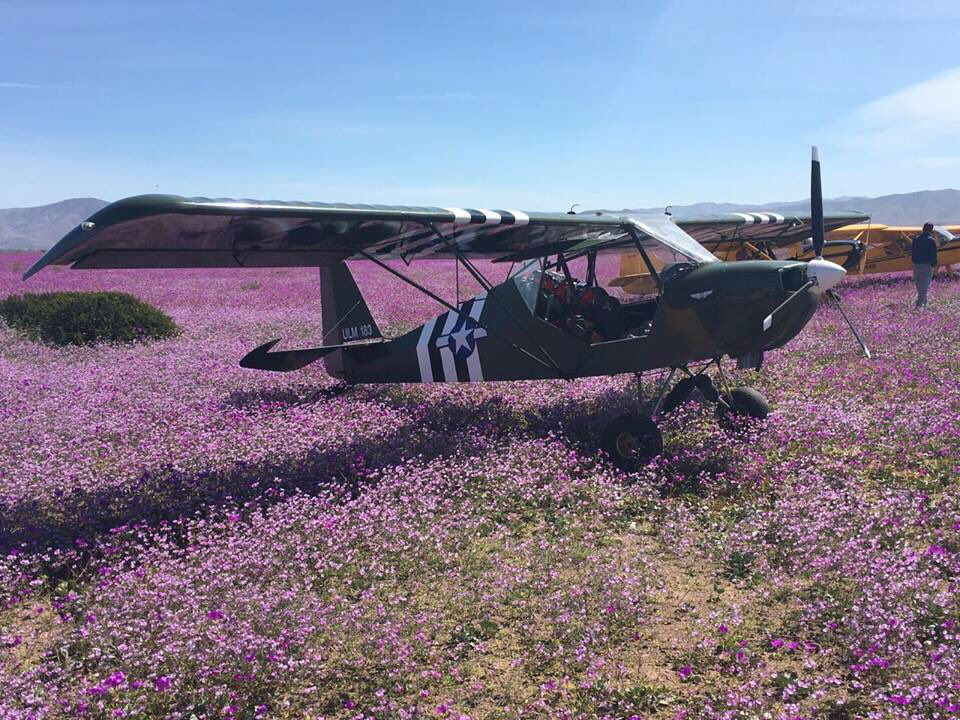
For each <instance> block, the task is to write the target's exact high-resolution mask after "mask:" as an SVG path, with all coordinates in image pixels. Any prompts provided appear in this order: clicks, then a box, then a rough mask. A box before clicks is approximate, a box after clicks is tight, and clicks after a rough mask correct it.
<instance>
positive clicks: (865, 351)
mask: <svg viewBox="0 0 960 720" xmlns="http://www.w3.org/2000/svg"><path fill="white" fill-rule="evenodd" d="M827 295H829V296H830V297H831V298H832V299H833V301H834V302H835V303H836V304H837V310H839V311H840V314H841V315H843V319H844V320H846V321H847V327H849V328H850V332H852V333H853V336H854V337H855V338H856V339H857V342H858V343H860V349H861V350H863V355H864V357H866V358H867V360H869V359H870V357H871V355H870V349H869V348H868V347H867V344H866V343H865V342H864V341H863V338H862V337H860V333H858V332H857V329H856V328H855V327H854V326H853V323H852V322H850V318H848V317H847V313H846V311H845V310H844V309H843V303H841V302H840V296H839V295H837V293H835V292H834V291H833V290H828V291H827Z"/></svg>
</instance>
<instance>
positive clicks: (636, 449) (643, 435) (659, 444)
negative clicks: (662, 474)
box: [601, 414, 663, 472]
mask: <svg viewBox="0 0 960 720" xmlns="http://www.w3.org/2000/svg"><path fill="white" fill-rule="evenodd" d="M601 446H602V447H603V450H604V452H606V453H607V455H609V456H610V459H611V460H612V461H613V463H614V465H616V466H617V467H618V468H620V469H621V470H626V471H627V472H632V471H634V470H636V469H637V468H639V467H642V466H644V465H646V464H647V463H648V462H650V460H652V459H653V458H654V457H656V456H657V455H659V454H660V453H661V452H662V451H663V436H662V435H661V434H660V429H659V428H658V427H657V426H656V425H655V424H654V422H653V420H651V419H650V418H648V417H645V416H643V415H637V414H630V415H621V416H620V417H618V418H615V419H614V420H611V421H610V423H609V424H608V425H607V427H606V428H604V431H603V438H602V441H601Z"/></svg>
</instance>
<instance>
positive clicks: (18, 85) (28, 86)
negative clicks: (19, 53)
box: [0, 81, 64, 90]
mask: <svg viewBox="0 0 960 720" xmlns="http://www.w3.org/2000/svg"><path fill="white" fill-rule="evenodd" d="M0 88H5V89H10V90H62V89H63V88H64V86H63V85H40V84H37V83H23V82H5V81H0Z"/></svg>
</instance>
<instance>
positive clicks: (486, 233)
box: [24, 148, 867, 469]
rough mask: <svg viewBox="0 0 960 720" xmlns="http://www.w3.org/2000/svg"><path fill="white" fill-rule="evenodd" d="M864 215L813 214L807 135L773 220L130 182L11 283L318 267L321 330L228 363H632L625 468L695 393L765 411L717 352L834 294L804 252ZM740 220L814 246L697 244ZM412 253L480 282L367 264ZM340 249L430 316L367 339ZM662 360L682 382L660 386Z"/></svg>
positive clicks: (415, 370) (364, 316)
mask: <svg viewBox="0 0 960 720" xmlns="http://www.w3.org/2000/svg"><path fill="white" fill-rule="evenodd" d="M866 219H867V217H866V216H865V215H863V214H861V213H852V212H847V213H835V214H832V215H830V216H828V217H826V218H824V215H823V206H822V198H821V192H820V164H819V160H818V159H817V152H816V148H814V152H813V163H812V174H811V213H810V214H809V215H800V216H791V217H784V216H782V215H774V214H772V213H734V214H728V215H715V216H710V217H692V218H676V217H672V216H668V215H632V216H618V215H614V214H607V213H581V214H572V213H533V212H522V211H519V210H476V209H466V208H434V207H395V206H382V205H345V204H323V203H293V202H275V201H269V202H260V201H252V200H209V199H206V198H183V197H178V196H172V195H141V196H137V197H132V198H128V199H126V200H120V201H118V202H115V203H113V204H111V205H108V206H107V207H105V208H103V209H102V210H100V211H99V212H97V213H95V214H94V215H93V216H91V217H90V219H89V220H87V221H86V222H83V223H81V224H80V225H79V226H78V227H77V228H76V229H74V230H72V231H71V232H70V233H68V234H67V235H66V236H65V237H64V238H63V239H62V240H60V241H59V242H58V243H57V244H56V245H55V246H54V247H53V248H51V249H50V250H49V251H48V252H47V253H46V254H45V255H44V256H43V257H42V258H40V259H39V260H38V261H37V263H36V264H35V265H33V267H31V268H30V269H29V270H28V271H27V272H26V273H25V274H24V279H26V278H28V277H30V276H31V275H33V274H34V273H36V272H38V271H39V270H41V269H42V268H44V267H46V266H47V265H51V264H57V265H72V267H73V268H77V269H92V268H187V267H190V268H221V267H303V266H310V267H319V269H320V290H321V314H322V326H323V341H324V342H327V341H330V340H332V344H325V345H323V346H321V347H316V348H308V349H303V350H284V351H273V350H272V348H273V347H274V346H275V345H276V344H277V342H279V341H277V340H274V341H271V342H268V343H266V344H264V345H261V346H260V347H258V348H256V349H254V350H252V351H251V352H250V353H248V354H247V355H246V356H245V357H244V358H243V359H242V360H241V362H240V364H241V365H242V366H243V367H247V368H256V369H260V370H276V371H289V370H296V369H298V368H302V367H304V366H305V365H307V364H309V363H312V362H314V361H316V360H319V359H320V358H324V360H325V364H326V369H327V372H328V373H329V374H330V375H332V376H333V377H336V378H340V379H342V380H343V381H344V382H345V383H347V384H354V383H437V382H484V381H498V380H539V379H549V378H564V379H573V378H579V377H588V376H596V375H616V374H620V373H634V374H635V375H636V377H637V380H638V389H639V390H640V392H638V409H637V412H635V413H631V414H629V415H625V416H622V417H619V418H616V419H615V420H613V421H612V422H611V423H609V425H608V426H607V428H606V429H605V431H604V437H603V447H604V448H605V449H606V450H607V452H608V453H609V454H610V455H611V457H612V458H613V460H614V461H615V462H616V463H617V464H618V465H620V466H621V467H623V468H627V469H630V468H635V467H636V466H637V465H638V463H642V462H645V461H647V460H648V459H649V458H651V457H653V456H654V455H656V454H658V453H659V452H660V450H661V448H662V438H661V434H660V431H659V430H658V428H657V426H656V424H655V422H654V420H653V418H655V417H656V416H657V415H658V414H659V413H660V412H663V411H667V410H670V409H672V408H675V407H676V406H678V405H679V404H680V403H682V402H683V401H684V400H685V399H686V398H687V397H688V396H689V395H690V393H691V392H692V391H693V390H695V389H697V390H699V391H700V393H701V394H702V395H703V396H704V397H705V398H706V399H707V400H709V401H712V402H714V403H716V405H717V408H718V413H719V414H721V415H726V416H729V415H731V414H740V415H749V416H753V417H765V416H766V414H767V412H768V411H769V408H768V405H767V402H766V400H765V399H764V398H763V396H762V395H760V394H759V393H758V392H756V391H755V390H753V389H750V388H745V387H738V388H730V387H729V385H728V384H727V382H726V378H725V377H724V375H723V370H722V366H721V363H720V359H721V358H722V357H723V356H725V355H726V356H730V357H733V358H736V359H737V360H738V364H739V366H740V367H753V368H757V369H759V367H760V364H761V362H762V358H763V353H764V352H765V351H767V350H772V349H774V348H778V347H780V346H782V345H783V344H785V343H786V342H787V341H789V340H790V339H791V338H793V337H794V336H795V335H797V333H799V332H800V330H801V329H802V328H803V327H804V325H806V323H807V322H808V321H809V320H810V318H811V316H812V315H813V312H814V310H815V309H816V307H817V305H818V303H819V302H820V300H821V298H822V297H824V296H825V295H826V294H828V293H830V294H831V297H833V298H834V299H835V300H836V301H837V302H838V303H839V298H836V297H835V296H832V288H833V287H834V286H835V285H836V284H837V283H838V282H840V280H841V279H843V277H844V275H845V270H844V269H843V268H842V267H840V266H839V265H836V264H834V263H832V262H829V261H827V260H824V259H823V258H822V248H823V236H824V229H825V227H826V228H828V229H833V228H836V227H841V226H843V225H848V224H850V223H855V222H863V221H864V220H866ZM746 225H749V226H754V225H757V226H763V229H764V230H765V231H766V232H764V231H761V229H760V228H759V227H751V228H750V230H751V233H750V235H751V237H752V238H755V239H757V240H758V241H761V240H763V239H764V237H765V236H766V237H776V238H778V240H780V241H782V240H784V239H789V238H795V239H798V240H799V239H802V238H805V237H808V236H810V235H811V234H812V236H813V240H814V246H815V248H816V255H817V257H816V258H815V259H814V260H812V261H810V262H777V261H747V262H721V261H719V260H718V259H717V257H716V256H714V255H713V254H711V253H710V252H709V251H707V250H706V249H705V248H704V247H703V245H701V244H700V242H698V240H701V241H705V240H709V239H711V238H717V237H721V236H725V235H729V233H730V232H731V230H735V229H737V228H738V227H739V226H746ZM625 249H636V250H637V251H638V252H639V253H640V255H641V256H642V257H643V259H644V262H645V263H646V265H647V268H648V270H649V272H650V274H651V275H652V276H653V278H654V280H655V283H656V289H657V292H656V293H655V294H653V295H651V296H650V297H645V298H641V299H639V300H637V301H636V302H629V303H628V302H623V303H621V302H619V301H618V300H617V299H615V298H613V297H611V296H610V295H609V294H607V293H606V292H605V291H604V290H603V288H602V287H600V286H599V284H598V283H597V279H596V259H597V254H598V253H605V252H623V251H624V250H625ZM652 256H655V257H656V258H657V259H658V261H659V262H658V263H657V264H656V266H657V267H660V268H661V270H660V271H659V272H658V271H657V270H656V269H655V265H654V263H652V262H651V257H652ZM423 258H453V259H455V260H456V261H457V262H458V263H459V264H461V265H462V266H463V267H464V268H465V269H466V270H467V271H468V272H469V273H470V275H471V276H472V277H473V278H474V279H475V280H476V281H477V282H478V283H479V284H480V285H481V287H482V288H483V292H482V293H480V294H479V295H477V296H476V297H474V298H472V299H470V300H467V301H466V302H463V303H460V302H457V303H456V304H454V303H450V302H448V301H447V300H445V299H443V298H441V297H440V296H438V295H436V294H435V293H433V292H431V291H430V290H428V289H427V288H425V287H423V286H421V285H420V284H418V283H417V282H415V281H414V280H413V279H411V278H409V277H407V276H406V275H405V274H404V273H403V272H402V270H401V269H397V267H396V266H395V265H396V264H388V263H387V262H385V261H387V260H391V259H401V260H403V261H404V262H405V263H410V262H412V261H415V260H420V259H423ZM477 258H486V259H492V260H493V261H494V262H509V263H512V264H513V266H512V269H511V272H510V273H509V275H508V278H507V279H506V280H505V281H504V282H502V283H500V284H497V285H493V284H491V283H490V282H489V281H488V280H487V278H486V277H485V276H484V275H483V273H481V272H480V271H479V270H478V269H477V267H476V266H475V265H474V263H473V262H472V261H473V260H475V259H477ZM348 259H365V260H368V261H370V262H372V263H375V264H377V265H378V266H380V267H381V268H383V270H384V271H386V272H388V273H391V274H392V275H395V276H397V277H399V278H401V279H402V280H404V281H405V282H407V283H409V284H410V285H412V286H413V287H415V288H417V289H418V290H420V291H421V292H423V293H425V294H426V295H428V296H430V297H431V298H433V299H434V300H436V301H437V302H438V303H440V304H441V305H443V306H444V307H446V308H447V311H446V312H444V313H443V314H442V315H440V316H438V317H435V318H433V319H432V320H430V321H428V322H426V323H425V324H424V325H422V326H420V327H418V328H416V329H415V330H411V331H410V332H408V333H406V334H404V335H401V336H399V337H396V338H393V339H386V338H384V337H383V336H382V335H381V333H380V330H379V328H378V327H377V323H376V322H375V321H374V319H373V316H372V314H371V313H370V310H369V309H368V307H367V304H366V302H365V301H364V299H363V297H362V295H361V293H360V291H359V289H358V287H357V285H356V282H355V281H354V279H353V276H352V275H351V273H350V270H349V268H348V266H347V264H346V262H345V261H346V260H348ZM575 259H585V260H586V278H585V279H584V280H583V281H578V280H576V279H575V278H574V277H573V276H572V273H571V269H570V263H571V262H572V261H573V260H575ZM458 267H459V265H458ZM844 317H845V318H846V315H844ZM847 322H848V324H849V320H847ZM850 328H851V330H853V326H852V325H850ZM853 332H854V335H855V336H856V337H857V340H858V341H859V342H860V344H861V347H862V348H863V350H864V352H867V351H866V346H865V345H863V342H862V341H861V340H860V338H859V335H857V333H856V331H855V330H853ZM710 367H715V368H716V371H717V374H718V377H719V379H720V381H721V382H720V384H721V390H718V389H717V388H716V386H715V384H714V382H713V381H712V380H711V377H710V375H708V374H707V370H708V369H709V368H710ZM659 369H663V370H665V371H668V372H665V373H664V375H665V379H664V380H663V381H662V382H661V383H660V384H659V387H658V389H657V392H656V396H655V398H654V399H653V400H652V401H651V402H650V403H647V404H646V405H644V404H643V402H642V397H643V393H642V381H643V373H644V372H647V371H652V370H659ZM678 373H680V374H681V375H682V376H683V377H682V378H681V379H680V380H679V381H678V382H677V383H676V384H674V383H673V381H674V378H675V377H676V376H677V374H678Z"/></svg>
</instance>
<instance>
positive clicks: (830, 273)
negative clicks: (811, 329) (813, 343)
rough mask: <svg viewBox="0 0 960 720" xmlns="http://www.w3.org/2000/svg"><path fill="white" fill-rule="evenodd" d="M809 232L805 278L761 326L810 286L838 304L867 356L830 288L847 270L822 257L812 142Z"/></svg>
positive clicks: (817, 164) (816, 161)
mask: <svg viewBox="0 0 960 720" xmlns="http://www.w3.org/2000/svg"><path fill="white" fill-rule="evenodd" d="M810 234H811V237H812V239H813V252H814V255H815V256H816V257H814V259H813V260H811V261H810V262H808V263H807V282H806V283H804V284H803V285H802V286H801V287H800V289H799V290H796V291H795V292H793V293H792V294H791V295H790V296H789V297H788V298H787V299H786V300H784V301H783V302H782V303H780V305H779V306H778V307H777V308H776V309H775V310H774V311H773V312H772V313H770V314H769V315H767V317H765V318H764V319H763V330H764V332H766V331H767V330H769V329H770V327H771V326H772V325H773V316H774V315H776V314H777V313H778V312H780V311H781V310H782V309H783V308H784V307H786V306H787V305H789V304H790V303H791V302H792V301H793V300H794V299H796V298H797V297H799V296H800V295H801V293H805V292H807V291H808V290H809V291H811V292H813V293H814V294H815V295H817V296H818V297H820V296H824V295H826V296H827V297H828V298H830V299H831V300H833V301H834V302H835V303H836V304H837V308H839V310H840V314H841V315H843V319H844V320H846V322H847V325H848V326H849V328H850V331H851V332H852V333H853V336H854V337H855V338H856V339H857V342H858V343H859V344H860V348H861V349H862V350H863V354H864V355H866V356H867V358H869V357H870V350H868V349H867V345H866V343H864V342H863V338H861V337H860V333H858V332H857V329H856V328H855V327H854V326H853V323H852V322H851V321H850V318H849V317H847V313H846V312H844V310H843V307H842V306H841V304H840V296H839V295H837V294H836V293H835V292H834V291H833V288H834V286H835V285H836V284H837V283H839V282H840V281H841V280H843V278H844V276H846V274H847V271H846V270H844V269H843V267H841V266H840V265H837V264H836V263H833V262H830V261H829V260H824V259H823V244H824V240H825V233H824V229H823V188H822V183H821V180H820V152H819V151H818V150H817V146H816V145H814V146H813V149H812V152H811V156H810Z"/></svg>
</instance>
